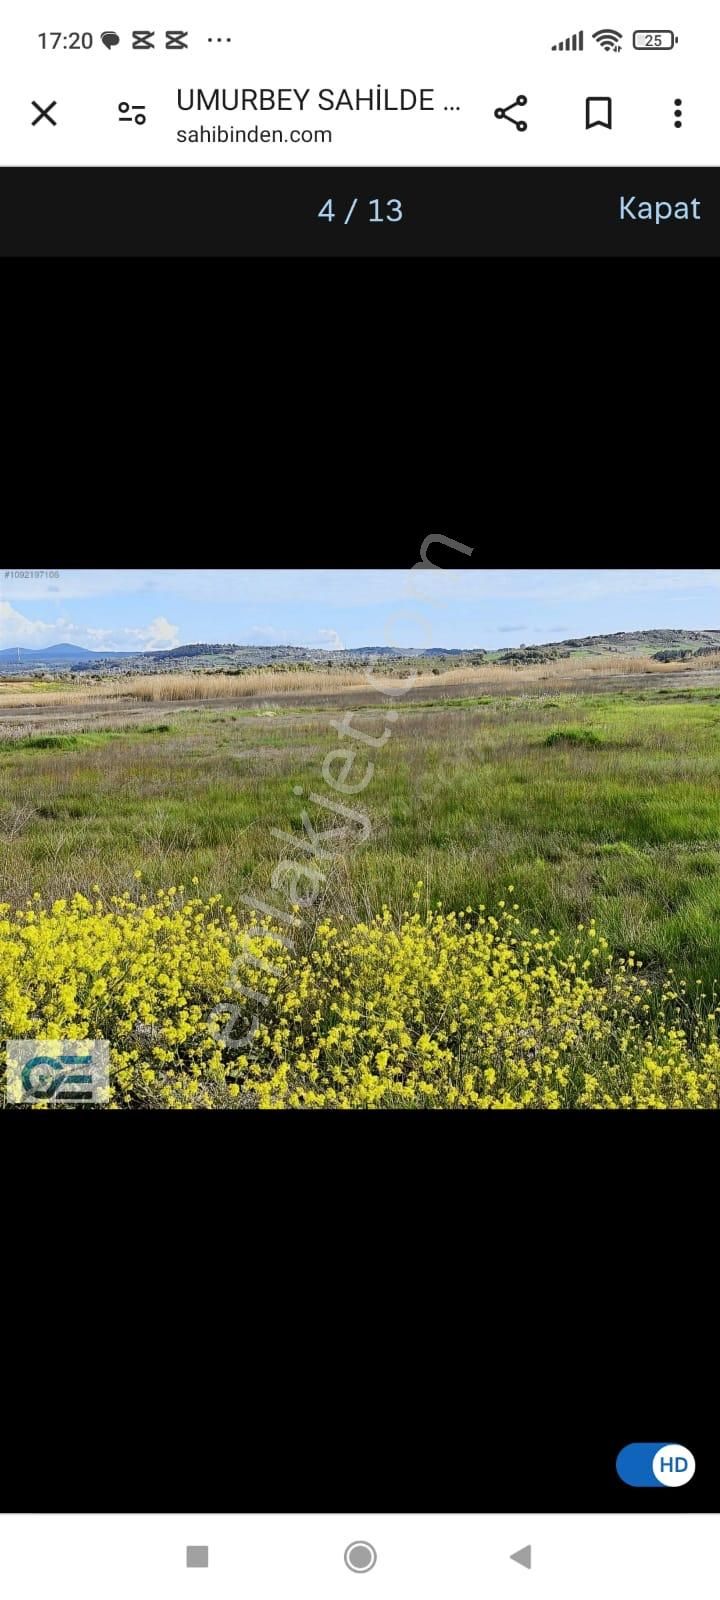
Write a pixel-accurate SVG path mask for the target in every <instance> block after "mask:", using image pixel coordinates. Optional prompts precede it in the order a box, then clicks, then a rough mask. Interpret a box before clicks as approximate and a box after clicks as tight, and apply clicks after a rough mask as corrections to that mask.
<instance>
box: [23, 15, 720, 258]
mask: <svg viewBox="0 0 720 1600" xmlns="http://www.w3.org/2000/svg"><path fill="white" fill-rule="evenodd" d="M649 10H650V15H647V13H646V12H643V9H642V7H641V6H637V7H634V6H633V5H632V4H630V0H621V3H620V4H619V5H618V6H617V9H616V11H614V12H613V10H612V7H610V8H609V11H607V10H606V11H603V10H602V8H601V7H598V8H597V9H595V10H594V12H593V13H591V12H589V11H588V9H587V6H586V5H584V4H583V5H580V6H578V7H576V8H575V10H573V7H572V6H571V5H565V6H562V5H558V4H557V3H555V4H554V5H553V6H551V7H550V8H548V7H543V8H542V9H539V8H538V7H537V6H535V5H532V4H531V3H530V0H517V3H516V4H514V5H513V6H512V7H508V6H496V7H491V6H487V5H485V6H483V5H475V4H472V3H470V0H448V3H447V4H444V5H437V4H434V3H430V0H421V3H420V4H410V0H393V4H391V5H390V6H388V5H387V4H386V3H384V0H369V3H367V4H362V5H360V4H358V3H355V0H353V3H352V4H350V5H349V6H344V7H341V8H338V6H337V5H335V4H332V3H331V0H310V3H309V4H308V5H307V6H303V7H298V6H297V5H295V4H292V3H291V0H277V4H275V5H272V6H256V7H252V6H249V7H248V6H246V7H240V6H239V5H237V4H235V3H231V0H212V3H211V4H209V5H207V6H204V7H203V8H202V11H200V10H199V9H198V8H197V7H195V8H188V6H187V3H186V4H185V6H184V8H183V6H180V8H179V10H178V9H177V8H176V9H173V7H172V5H168V4H167V0H146V5H145V10H144V11H143V8H142V6H141V7H140V8H139V10H131V11H128V10H127V7H126V6H121V7H119V8H118V7H116V9H115V12H113V8H112V7H109V8H106V9H105V10H104V11H102V10H101V11H100V12H98V10H97V9H96V6H95V5H93V6H92V7H88V6H87V4H85V5H84V6H83V5H80V6H79V7H78V6H75V8H74V9H73V7H72V6H70V5H69V4H68V0H27V3H26V4H25V5H24V6H22V7H16V8H13V9H10V10H8V12H7V14H6V16H5V18H4V21H3V24H2V35H3V37H2V52H1V57H0V91H1V97H0V169H1V175H0V176H1V183H2V194H3V205H2V224H1V226H0V252H2V254H3V255H5V256H21V255H24V254H30V255H39V256H42V255H49V256H52V255H83V256H105V255H140V256H145V255H150V256H152V255H180V256H183V255H184V256H253V255H256V256H258V255H268V254H269V255H281V256H282V255H293V254H296V255H311V256H343V255H354V256H369V257H373V256H381V257H384V256H396V255H400V256H413V255H418V256H422V255H439V256H477V257H483V256H503V255H517V256H524V255H527V256H584V255H590V256H593V255H594V256H604V255H609V256H612V255H617V256H658V255H659V256H664V255H679V256H690V257H692V256H705V255H711V256H712V255H716V254H717V247H718V238H719V237H720V230H719V228H718V195H719V189H718V179H717V166H718V133H717V126H716V118H715V112H714V94H713V84H712V63H713V61H714V59H715V57H716V55H717V51H718V47H719V45H720V39H719V37H718V35H719V30H720V23H719V22H718V17H717V13H716V11H715V10H714V8H713V7H711V6H710V5H708V4H707V0H688V3H687V4H686V5H685V6H684V7H683V8H682V12H679V11H678V12H676V14H670V15H665V14H664V13H663V12H662V10H661V11H660V14H659V15H653V14H652V12H653V8H652V7H650V8H649ZM670 10H671V12H672V7H671V8H670Z"/></svg>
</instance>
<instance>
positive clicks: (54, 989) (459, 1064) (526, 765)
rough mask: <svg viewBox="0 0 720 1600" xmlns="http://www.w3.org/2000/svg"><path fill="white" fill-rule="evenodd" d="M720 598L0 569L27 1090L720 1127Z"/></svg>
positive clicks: (614, 581)
mask: <svg viewBox="0 0 720 1600" xmlns="http://www.w3.org/2000/svg"><path fill="white" fill-rule="evenodd" d="M446 543H447V541H446ZM426 546H427V548H426ZM719 602H720V570H714V569H702V570H701V569H692V568H691V569H665V568H663V569H651V568H647V569H630V568H628V569H606V568H597V569H595V568H578V569H551V568H538V569H522V570H521V569H517V568H511V569H500V568H480V567H478V566H468V567H467V569H465V568H463V566H462V564H460V565H459V566H458V565H457V564H456V565H454V566H453V567H452V568H451V567H450V566H446V567H444V566H443V544H442V541H441V540H440V539H438V540H437V541H435V542H434V543H433V542H431V541H427V540H426V541H425V545H423V555H422V559H421V560H419V561H418V565H417V567H416V568H414V569H413V570H411V571H405V572H404V571H400V570H397V571H392V570H387V571H386V570H375V569H366V568H362V567H358V568H357V569H355V570H350V569H342V570H341V569H337V570H332V569H330V570H326V569H322V570H320V569H268V570H264V571H263V570H259V569H255V568H253V569H246V570H244V569H189V568H178V569H129V568H120V569H117V570H112V569H109V568H99V569H80V568H61V569H58V570H57V571H40V570H36V569H32V568H23V569H18V570H8V571H6V572H5V573H4V574H3V573H2V572H0V1024H1V1026H0V1036H1V1037H2V1053H3V1070H2V1079H1V1088H0V1104H1V1105H2V1109H3V1110H7V1111H10V1112H12V1111H16V1110H40V1111H43V1110H44V1111H47V1110H56V1111H62V1110H71V1109H74V1110H76V1111H78V1110H81V1109H82V1110H84V1111H88V1112H90V1111H103V1112H108V1111H121V1112H135V1113H144V1112H159V1111H174V1110H177V1111H182V1110H190V1111H196V1112H200V1111H213V1110H214V1111H222V1112H224V1113H229V1112H232V1111H237V1112H249V1111H262V1110H270V1111H272V1110H279V1111H284V1112H295V1111H332V1110H335V1111H342V1110H349V1111H368V1110H374V1111H381V1112H383V1111H384V1112H400V1111H425V1112H429V1111H452V1110H455V1111H463V1112H466V1113H469V1112H471V1111H494V1110H515V1111H517V1110H519V1111H525V1112H536V1111H537V1112H540V1111H572V1112H574V1113H579V1112H583V1111H586V1112H589V1111H597V1110H600V1111H623V1110H626V1111H633V1112H638V1111H651V1112H656V1111H668V1110H670V1111H693V1110H695V1111H706V1112H707V1111H713V1110H718V1109H719V1108H720V1035H719V1028H718V1023H719V1021H720V993H719V992H718V991H719V988H720V985H719V979H720V605H719ZM715 624H717V626H715Z"/></svg>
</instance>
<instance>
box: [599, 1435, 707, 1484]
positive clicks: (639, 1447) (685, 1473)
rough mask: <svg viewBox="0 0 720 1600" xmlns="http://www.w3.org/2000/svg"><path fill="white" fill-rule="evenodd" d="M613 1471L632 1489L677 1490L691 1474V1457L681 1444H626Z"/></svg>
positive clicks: (693, 1460) (692, 1474) (689, 1451)
mask: <svg viewBox="0 0 720 1600" xmlns="http://www.w3.org/2000/svg"><path fill="white" fill-rule="evenodd" d="M615 1470H616V1472H617V1475H618V1477H619V1478H622V1481H623V1483H628V1484H630V1486H631V1488H633V1489H658V1488H663V1489H681V1488H683V1487H684V1485H685V1484H686V1483H689V1482H690V1480H691V1478H693V1477H694V1475H695V1457H694V1455H693V1453H692V1451H691V1450H688V1448H687V1446H686V1445H684V1444H626V1445H625V1446H624V1448H623V1449H622V1450H621V1451H620V1453H619V1455H618V1456H617V1458H616V1461H615Z"/></svg>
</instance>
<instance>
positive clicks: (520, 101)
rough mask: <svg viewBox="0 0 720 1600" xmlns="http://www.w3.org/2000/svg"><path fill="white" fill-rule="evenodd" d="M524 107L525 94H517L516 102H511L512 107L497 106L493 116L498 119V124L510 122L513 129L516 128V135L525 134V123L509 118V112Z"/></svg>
mask: <svg viewBox="0 0 720 1600" xmlns="http://www.w3.org/2000/svg"><path fill="white" fill-rule="evenodd" d="M526 105H527V95H526V94H519V95H518V97H517V100H513V102H512V105H509V106H497V108H496V111H495V115H496V117H497V118H498V121H500V122H512V124H513V127H514V128H517V131H518V133H527V123H526V122H521V121H518V118H517V117H511V116H510V112H511V111H514V110H515V107H516V106H526Z"/></svg>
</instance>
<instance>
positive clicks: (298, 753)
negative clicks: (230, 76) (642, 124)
mask: <svg viewBox="0 0 720 1600" xmlns="http://www.w3.org/2000/svg"><path fill="white" fill-rule="evenodd" d="M178 20H182V19H178ZM117 31H118V33H119V32H120V28H119V26H118V29H117ZM101 48H102V49H105V48H106V47H105V46H103V45H101ZM117 48H119V47H117V46H113V49H117ZM39 87H40V86H38V88H39ZM503 131H507V130H503ZM511 131H512V130H511ZM513 136H514V137H518V138H519V137H521V136H520V135H517V136H516V135H513ZM383 543H384V544H386V549H385V552H384V553H385V555H386V557H387V562H386V564H385V565H383V564H382V561H381V560H380V559H379V556H380V555H381V554H382V553H383V552H382V551H381V550H378V559H373V560H372V562H368V561H367V556H368V546H367V545H363V544H362V543H361V541H360V539H359V538H358V540H357V542H356V543H353V542H352V541H351V540H350V537H349V535H348V537H347V538H346V540H345V544H346V548H345V550H344V551H343V552H342V554H343V555H344V557H345V565H341V564H340V562H339V559H338V560H336V562H335V564H327V565H321V564H317V565H314V566H310V565H306V566H300V565H295V564H293V563H292V561H291V560H290V559H282V558H281V559H279V560H278V561H277V562H276V563H275V564H274V565H269V564H267V557H266V556H265V552H263V555H264V556H265V559H264V560H262V561H259V562H258V563H257V564H255V565H243V566H238V567H224V568H221V567H218V566H210V567H207V568H200V567H198V566H170V565H155V566H151V565H149V564H148V565H136V566H130V565H109V564H108V565H105V566H95V567H78V566H69V565H63V564H62V563H60V562H58V563H57V564H56V565H52V564H50V563H47V564H40V563H36V562H35V561H29V562H26V563H20V564H17V565H13V566H7V567H5V568H3V569H1V570H0V1046H1V1050H2V1058H1V1061H0V1067H1V1073H0V1141H1V1143H2V1183H3V1199H4V1207H5V1247H4V1268H3V1275H4V1287H5V1298H6V1304H7V1307H8V1311H7V1316H6V1322H7V1327H6V1379H5V1389H6V1406H5V1411H4V1421H3V1452H2V1469H1V1471H0V1479H1V1482H0V1491H1V1505H0V1587H1V1588H2V1593H3V1595H7V1596H8V1600H47V1597H48V1596H57V1597H58V1600H97V1597H98V1596H100V1595H101V1596H103V1597H105V1596H106V1597H107V1600H126V1597H127V1596H128V1595H132V1596H136V1597H137V1600H158V1597H163V1600H189V1597H191V1600H197V1597H198V1596H199V1597H200V1600H240V1597H242V1600H287V1597H288V1596H293V1595H297V1596H299V1597H300V1600H305V1597H307V1600H311V1597H312V1600H353V1597H355V1596H356V1595H357V1594H358V1593H360V1594H361V1597H362V1596H365V1600H373V1596H376V1597H377V1600H397V1597H398V1596H401V1597H404V1596H407V1597H408V1600H411V1597H414V1596H419V1597H420V1600H435V1597H437V1596H438V1595H439V1594H442V1595H444V1596H447V1597H448V1600H481V1597H491V1596H497V1600H533V1596H538V1597H539V1600H577V1596H578V1595H579V1594H582V1595H585V1596H587V1597H588V1600H607V1597H608V1596H609V1595H616V1596H618V1597H619V1600H635V1596H637V1594H638V1593H640V1592H644V1591H645V1589H647V1591H648V1592H649V1593H651V1594H653V1595H654V1596H657V1597H658V1600H676V1597H677V1595H678V1594H680V1593H681V1594H683V1595H685V1594H687V1595H690V1596H693V1597H694V1600H716V1596H717V1592H718V1572H719V1562H720V1556H719V1554H718V1548H719V1545H718V1534H719V1532H720V1498H719V1495H718V1471H717V1446H716V1427H715V1421H714V1411H713V1384H714V1365H715V1354H714V1342H713V1324H712V1320H711V1315H710V1312H709V1309H708V1310H706V1309H705V1308H706V1305H707V1303H708V1302H709V1300H710V1297H711V1295H712V1292H713V1288H714V1283H713V1268H712V1260H713V1259H714V1253H715V1252H714V1244H713V1235H714V1215H715V1205H714V1198H713V1190H712V1184H713V1178H714V1172H715V1167H716V1160H715V1145H716V1140H717V1128H718V1113H719V1111H720V1039H719V1037H718V1017H719V1015H720V1001H719V999H718V941H717V911H718V872H717V869H718V836H719V833H720V617H719V616H718V607H717V595H718V590H719V588H720V574H719V573H718V570H717V569H713V568H710V567H703V568H700V567H688V568H672V569H671V568H658V567H628V566H612V567H610V566H602V565H586V566H581V567H578V566H571V565H566V566H558V567H549V566H545V567H530V566H510V567H504V568H500V567H494V566H489V565H486V564H484V563H483V561H482V559H481V557H482V549H481V547H480V540H479V538H478V536H477V535H476V534H474V533H473V531H472V527H471V525H470V523H466V524H465V525H463V524H462V523H460V522H458V523H449V524H447V525H446V526H445V527H443V528H442V529H441V528H428V527H423V526H422V525H420V526H418V528H417V533H416V534H415V532H414V531H413V535H412V539H411V540H408V541H406V542H405V543H403V547H402V550H400V541H396V547H397V548H398V551H399V553H398V554H396V553H395V550H394V549H393V544H392V538H391V532H390V530H388V534H387V540H385V537H384V536H383ZM406 546H409V548H408V547H406ZM269 554H270V541H268V551H267V555H269ZM339 554H340V552H339V551H338V557H339ZM373 554H374V551H373ZM363 557H365V560H363Z"/></svg>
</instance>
